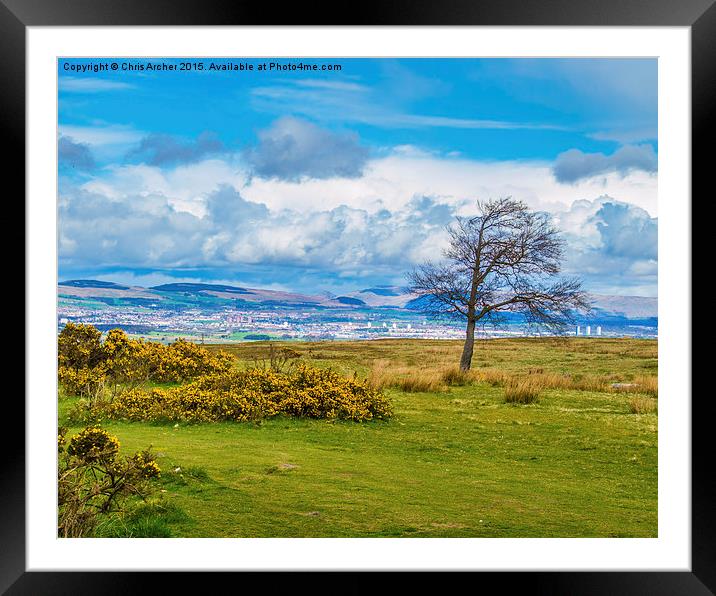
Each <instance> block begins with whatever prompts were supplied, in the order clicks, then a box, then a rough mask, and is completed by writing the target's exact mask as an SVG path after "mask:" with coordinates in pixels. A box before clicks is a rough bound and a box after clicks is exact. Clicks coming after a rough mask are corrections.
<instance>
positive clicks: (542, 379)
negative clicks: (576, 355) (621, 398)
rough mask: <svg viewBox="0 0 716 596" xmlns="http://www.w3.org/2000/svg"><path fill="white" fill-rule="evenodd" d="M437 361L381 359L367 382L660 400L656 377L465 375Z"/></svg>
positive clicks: (531, 370)
mask: <svg viewBox="0 0 716 596" xmlns="http://www.w3.org/2000/svg"><path fill="white" fill-rule="evenodd" d="M441 364H442V362H441V361H440V360H439V359H438V360H437V361H436V360H433V359H432V358H429V357H428V358H426V362H424V363H423V364H421V365H418V364H401V363H396V362H394V361H391V360H388V359H385V358H381V359H377V360H374V361H373V365H372V368H371V369H370V371H369V374H368V380H369V382H370V384H371V386H372V387H373V388H375V389H385V388H393V389H400V390H402V391H405V392H413V393H415V392H421V391H438V392H441V391H447V390H449V388H450V387H459V386H464V385H471V384H474V383H488V384H490V385H492V386H493V387H507V386H509V385H511V386H516V385H519V384H522V385H524V384H525V383H527V385H532V386H539V387H540V389H541V390H544V389H562V390H571V391H594V392H601V393H639V394H646V395H649V396H651V397H654V398H655V397H657V396H658V393H659V388H658V377H656V376H654V375H632V377H633V378H629V376H624V375H618V374H594V373H591V374H579V373H576V374H567V373H557V372H550V371H545V369H544V368H543V367H528V368H527V369H526V370H524V369H523V371H506V370H502V369H499V368H478V369H474V368H473V369H471V370H468V371H463V370H461V369H460V367H458V366H457V365H452V366H444V365H442V366H441Z"/></svg>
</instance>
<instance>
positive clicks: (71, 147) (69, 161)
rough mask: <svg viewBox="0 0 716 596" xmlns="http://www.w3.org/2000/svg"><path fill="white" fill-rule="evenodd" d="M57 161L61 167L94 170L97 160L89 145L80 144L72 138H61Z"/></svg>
mask: <svg viewBox="0 0 716 596" xmlns="http://www.w3.org/2000/svg"><path fill="white" fill-rule="evenodd" d="M57 161H58V163H59V165H60V166H67V167H70V168H74V169H76V170H92V169H94V167H95V160H94V157H93V156H92V151H91V150H90V148H89V145H86V144H85V143H78V142H77V141H75V140H74V139H73V138H71V137H66V136H60V138H59V139H58V140H57Z"/></svg>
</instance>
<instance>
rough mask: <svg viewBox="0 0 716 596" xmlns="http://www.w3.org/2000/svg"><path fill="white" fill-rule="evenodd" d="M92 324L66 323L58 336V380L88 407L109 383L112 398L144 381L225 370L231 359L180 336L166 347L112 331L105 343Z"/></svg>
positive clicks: (175, 379)
mask: <svg viewBox="0 0 716 596" xmlns="http://www.w3.org/2000/svg"><path fill="white" fill-rule="evenodd" d="M100 339H101V333H100V332H99V330H97V329H96V328H95V327H93V326H92V325H81V324H74V323H68V324H67V325H66V326H65V328H64V329H63V330H62V331H61V332H60V334H59V337H58V340H57V342H58V380H59V382H60V384H61V385H62V386H63V388H64V389H65V391H66V392H67V393H68V394H70V395H79V396H82V397H88V398H89V400H90V405H92V401H96V400H98V399H99V398H100V397H101V396H102V394H103V393H104V389H105V387H106V386H108V387H109V388H110V389H111V394H112V396H116V395H117V394H118V393H120V391H121V390H125V389H132V388H135V387H137V386H139V385H142V384H143V383H146V382H147V381H157V382H183V381H186V380H190V379H194V378H196V377H198V376H199V375H206V374H210V373H219V372H227V371H228V370H229V369H230V368H231V366H232V361H233V358H232V357H231V356H230V355H229V354H226V353H224V352H218V353H212V352H210V351H208V350H205V349H204V348H202V347H200V346H197V345H196V344H194V343H192V342H189V341H186V340H183V339H179V340H177V341H176V342H174V343H173V344H170V345H168V346H165V345H162V344H159V343H156V342H145V341H142V340H141V339H130V338H129V337H127V335H126V334H125V333H124V331H122V330H121V329H112V330H111V331H109V332H108V333H107V336H106V337H105V339H104V342H101V341H100Z"/></svg>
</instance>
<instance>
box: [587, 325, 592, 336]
mask: <svg viewBox="0 0 716 596" xmlns="http://www.w3.org/2000/svg"><path fill="white" fill-rule="evenodd" d="M591 334H592V328H591V326H589V325H587V335H591Z"/></svg>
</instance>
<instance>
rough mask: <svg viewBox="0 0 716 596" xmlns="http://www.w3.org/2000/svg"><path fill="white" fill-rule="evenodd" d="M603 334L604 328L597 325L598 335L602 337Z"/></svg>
mask: <svg viewBox="0 0 716 596" xmlns="http://www.w3.org/2000/svg"><path fill="white" fill-rule="evenodd" d="M601 334H602V328H601V326H600V325H597V335H601Z"/></svg>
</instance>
